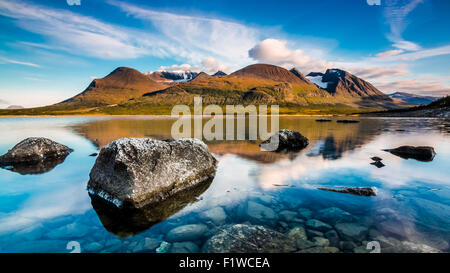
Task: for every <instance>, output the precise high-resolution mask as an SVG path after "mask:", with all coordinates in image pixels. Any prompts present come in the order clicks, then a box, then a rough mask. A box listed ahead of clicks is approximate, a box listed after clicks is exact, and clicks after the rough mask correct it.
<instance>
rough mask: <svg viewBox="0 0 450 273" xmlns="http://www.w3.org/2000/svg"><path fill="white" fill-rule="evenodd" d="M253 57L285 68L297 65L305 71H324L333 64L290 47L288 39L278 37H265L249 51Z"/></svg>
mask: <svg viewBox="0 0 450 273" xmlns="http://www.w3.org/2000/svg"><path fill="white" fill-rule="evenodd" d="M248 54H249V56H250V57H252V58H253V59H255V60H257V61H260V62H266V63H270V64H275V65H281V66H283V67H285V68H288V69H290V68H292V67H296V68H298V69H300V70H301V71H304V72H305V73H307V72H311V71H324V70H325V69H327V68H331V67H332V66H333V64H332V63H330V62H326V61H324V60H317V59H313V58H312V57H311V56H309V55H308V54H307V53H306V52H304V51H303V50H302V49H295V50H292V49H289V48H288V47H287V41H284V40H278V39H265V40H264V41H262V42H260V43H258V44H257V45H255V46H254V47H253V48H251V49H250V50H249V52H248Z"/></svg>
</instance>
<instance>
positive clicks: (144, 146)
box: [88, 138, 217, 208]
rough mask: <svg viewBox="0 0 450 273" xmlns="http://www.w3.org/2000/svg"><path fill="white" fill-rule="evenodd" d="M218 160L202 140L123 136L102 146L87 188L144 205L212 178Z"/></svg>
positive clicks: (123, 204)
mask: <svg viewBox="0 0 450 273" xmlns="http://www.w3.org/2000/svg"><path fill="white" fill-rule="evenodd" d="M216 165H217V160H216V159H215V158H214V156H213V155H212V154H211V153H210V152H209V150H208V147H207V146H206V144H204V143H203V142H202V141H200V140H197V139H192V138H185V139H180V140H163V141H161V140H155V139H150V138H122V139H118V140H115V141H113V142H111V143H109V144H108V145H106V146H105V147H103V148H102V150H101V151H100V154H99V155H98V157H97V160H96V162H95V165H94V167H93V168H92V170H91V173H90V175H89V176H90V180H89V183H88V190H89V192H90V193H93V194H96V195H98V196H101V197H102V198H104V199H107V200H109V201H111V202H113V203H114V204H116V205H117V206H119V207H136V208H140V207H144V206H146V205H148V204H153V203H157V202H160V201H162V200H164V199H166V198H168V197H170V196H172V195H174V194H176V193H178V192H181V191H183V190H186V189H189V188H193V187H195V186H196V185H198V184H200V183H202V182H204V181H206V180H210V179H211V178H212V177H214V175H215V172H216Z"/></svg>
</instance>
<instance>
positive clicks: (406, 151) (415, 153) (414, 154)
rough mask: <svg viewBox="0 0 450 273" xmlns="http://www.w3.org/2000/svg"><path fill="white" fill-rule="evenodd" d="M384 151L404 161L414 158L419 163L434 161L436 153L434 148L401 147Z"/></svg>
mask: <svg viewBox="0 0 450 273" xmlns="http://www.w3.org/2000/svg"><path fill="white" fill-rule="evenodd" d="M383 151H386V152H390V153H391V154H393V155H396V156H399V157H401V158H404V159H409V158H413V159H416V160H419V161H425V162H427V161H433V159H434V156H435V155H436V152H435V151H434V148H433V147H429V146H418V147H414V146H400V147H398V148H395V149H385V150H383Z"/></svg>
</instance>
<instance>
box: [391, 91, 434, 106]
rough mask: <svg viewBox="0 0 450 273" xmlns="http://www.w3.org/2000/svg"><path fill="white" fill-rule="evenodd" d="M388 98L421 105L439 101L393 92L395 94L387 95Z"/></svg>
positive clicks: (429, 97)
mask: <svg viewBox="0 0 450 273" xmlns="http://www.w3.org/2000/svg"><path fill="white" fill-rule="evenodd" d="M389 97H391V98H395V99H400V100H402V101H406V102H409V103H414V104H422V105H426V104H430V103H432V102H433V101H436V100H438V99H439V97H433V96H420V95H416V94H410V93H406V92H395V93H392V94H389Z"/></svg>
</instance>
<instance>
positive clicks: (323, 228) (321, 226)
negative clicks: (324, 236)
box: [306, 219, 332, 231]
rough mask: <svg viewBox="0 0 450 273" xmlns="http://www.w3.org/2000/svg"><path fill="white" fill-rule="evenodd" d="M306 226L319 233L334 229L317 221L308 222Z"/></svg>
mask: <svg viewBox="0 0 450 273" xmlns="http://www.w3.org/2000/svg"><path fill="white" fill-rule="evenodd" d="M306 226H307V227H309V228H312V229H315V230H318V231H328V230H330V229H331V228H332V227H331V226H330V225H328V224H326V223H324V222H322V221H319V220H316V219H309V220H308V221H306Z"/></svg>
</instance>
